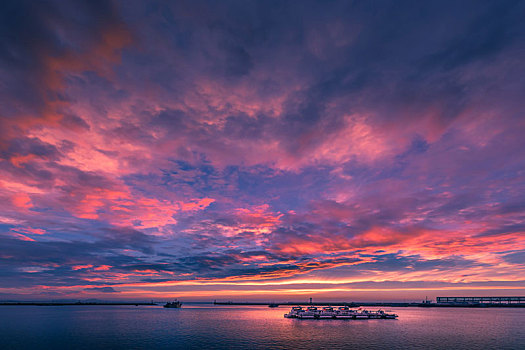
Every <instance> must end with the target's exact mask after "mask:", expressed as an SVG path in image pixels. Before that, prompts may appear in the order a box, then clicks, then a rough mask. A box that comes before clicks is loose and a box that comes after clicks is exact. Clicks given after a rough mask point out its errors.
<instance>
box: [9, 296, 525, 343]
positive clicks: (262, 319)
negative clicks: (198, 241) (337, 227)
mask: <svg viewBox="0 0 525 350" xmlns="http://www.w3.org/2000/svg"><path fill="white" fill-rule="evenodd" d="M288 309H289V308H288V307H283V306H281V307H278V308H274V309H271V308H268V307H262V306H260V307H259V306H250V307H247V306H213V305H205V306H204V305H191V304H187V303H185V304H184V306H183V308H182V309H164V308H162V307H160V306H159V307H148V306H138V307H135V306H105V307H104V306H60V307H38V306H24V307H20V306H19V307H17V306H8V307H6V306H3V307H0V316H1V318H0V349H41V348H53V349H93V348H111V349H146V348H163V349H203V348H210V349H232V348H234V349H254V348H258V349H268V348H270V349H290V348H295V349H358V348H369V349H407V348H412V349H451V348H454V349H520V348H525V328H524V327H523V325H524V321H525V309H461V308H454V309H438V308H428V309H422V308H397V309H393V310H392V311H394V312H395V313H397V314H399V319H398V320H298V319H285V318H283V314H284V313H285V312H287V311H288Z"/></svg>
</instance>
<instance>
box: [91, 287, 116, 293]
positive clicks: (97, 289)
mask: <svg viewBox="0 0 525 350" xmlns="http://www.w3.org/2000/svg"><path fill="white" fill-rule="evenodd" d="M84 290H85V291H87V292H101V293H120V291H118V290H115V289H114V288H112V287H93V288H84Z"/></svg>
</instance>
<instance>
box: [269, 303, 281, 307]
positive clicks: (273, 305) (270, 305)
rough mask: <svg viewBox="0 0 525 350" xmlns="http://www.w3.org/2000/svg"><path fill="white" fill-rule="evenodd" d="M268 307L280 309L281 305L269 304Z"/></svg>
mask: <svg viewBox="0 0 525 350" xmlns="http://www.w3.org/2000/svg"><path fill="white" fill-rule="evenodd" d="M268 307H279V304H268Z"/></svg>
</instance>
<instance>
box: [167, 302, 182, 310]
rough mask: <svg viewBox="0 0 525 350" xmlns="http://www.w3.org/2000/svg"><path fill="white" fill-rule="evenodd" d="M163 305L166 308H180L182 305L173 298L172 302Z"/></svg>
mask: <svg viewBox="0 0 525 350" xmlns="http://www.w3.org/2000/svg"><path fill="white" fill-rule="evenodd" d="M164 307H167V308H174V309H180V308H181V307H182V303H181V302H180V301H178V300H174V301H172V302H169V301H168V302H167V303H166V304H165V305H164Z"/></svg>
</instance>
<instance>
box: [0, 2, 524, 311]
mask: <svg viewBox="0 0 525 350" xmlns="http://www.w3.org/2000/svg"><path fill="white" fill-rule="evenodd" d="M524 15H525V2H523V1H510V0H509V1H507V0H504V1H271V0H267V1H266V0H265V1H240V0H239V1H193V0H192V1H171V2H166V1H134V0H131V1H118V2H110V1H93V0H86V1H77V0H75V1H37V2H35V1H29V0H27V1H25V0H16V1H11V0H8V1H2V3H1V5H0V299H3V300H7V299H16V300H40V299H67V298H73V299H88V298H99V299H104V300H110V299H133V300H150V299H155V300H166V299H170V298H174V297H178V298H180V299H181V300H183V301H184V300H189V301H192V300H193V301H197V300H199V301H210V300H214V299H217V300H238V301H240V300H272V301H285V300H303V299H304V300H306V299H307V298H309V297H313V298H314V299H315V300H344V301H353V300H381V301H383V300H384V301H389V300H421V299H424V297H425V296H429V297H431V298H432V297H435V296H461V295H469V296H483V295H485V296H491V295H492V296H497V295H507V296H514V295H525V136H524V135H525V116H524V115H523V111H524V107H525V102H524V101H525V99H524V98H523V96H524V95H525V75H524V74H523V72H525V22H524V21H523V17H524Z"/></svg>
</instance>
